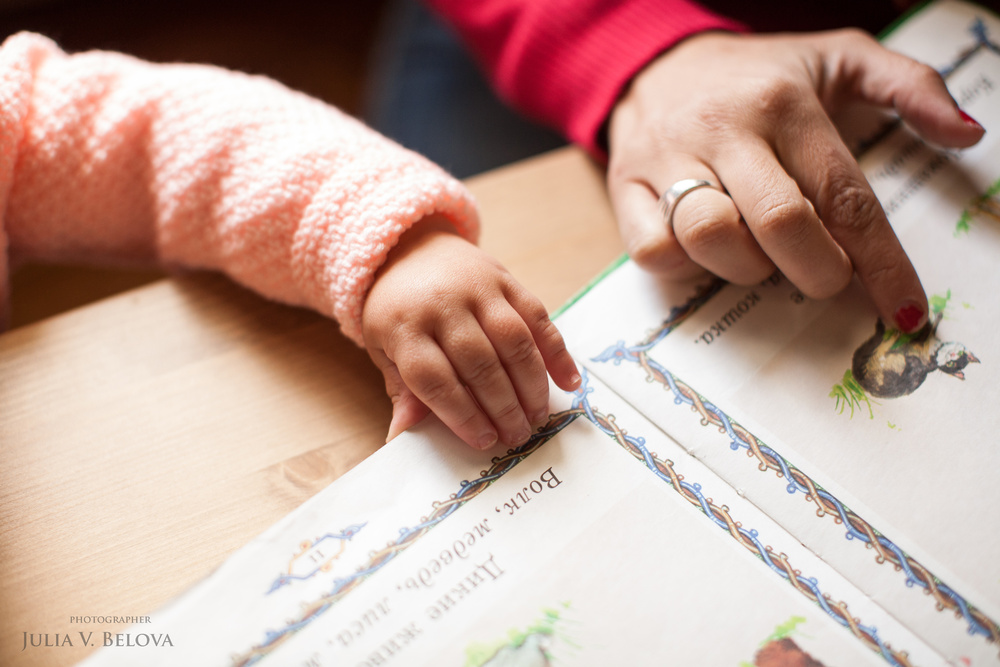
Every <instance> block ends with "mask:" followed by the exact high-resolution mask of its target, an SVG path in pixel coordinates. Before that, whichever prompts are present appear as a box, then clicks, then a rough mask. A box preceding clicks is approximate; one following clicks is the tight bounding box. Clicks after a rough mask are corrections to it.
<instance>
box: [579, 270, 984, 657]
mask: <svg viewBox="0 0 1000 667" xmlns="http://www.w3.org/2000/svg"><path fill="white" fill-rule="evenodd" d="M716 282H717V281H716ZM718 289H719V288H718V287H717V286H716V283H715V282H713V283H711V284H709V285H708V286H706V287H703V288H701V289H699V290H698V292H697V293H696V294H695V295H694V297H692V299H691V300H690V301H689V302H688V304H686V305H684V306H680V307H677V308H673V309H671V311H670V315H669V316H668V318H667V320H666V321H664V323H663V324H662V325H661V326H660V327H659V328H658V329H656V330H655V331H653V332H652V333H650V334H649V335H648V336H647V337H646V339H644V340H643V341H642V342H640V343H638V344H636V345H633V346H628V345H626V344H625V342H624V341H618V342H617V343H616V344H615V345H612V346H610V347H608V348H607V349H605V350H604V351H603V352H601V353H600V354H599V355H597V356H596V357H594V358H593V359H592V361H596V362H609V361H610V362H612V363H614V364H615V365H616V366H617V365H620V364H621V363H622V362H623V361H627V362H629V363H634V364H636V365H637V366H638V367H639V368H641V369H642V370H643V371H645V373H646V379H647V381H649V382H656V383H657V384H660V385H662V386H663V387H664V389H666V390H668V391H670V392H671V393H672V394H673V396H674V403H675V404H677V405H688V406H690V408H691V411H692V412H694V413H696V414H698V415H699V416H700V417H701V425H702V426H715V427H716V428H718V429H719V431H720V432H724V433H726V434H727V435H728V436H729V439H730V443H729V447H730V449H732V450H733V451H738V450H740V449H744V450H746V453H747V456H748V458H751V459H755V460H756V461H757V463H758V466H757V468H758V470H760V471H761V472H767V471H768V470H771V471H774V473H775V476H776V477H777V478H778V479H786V480H788V484H787V486H786V487H785V489H786V491H787V492H788V493H789V494H790V495H794V494H795V493H797V492H801V493H803V494H804V498H805V500H806V502H810V503H815V504H816V508H817V509H816V515H817V516H818V517H820V518H822V517H824V516H829V517H831V518H832V519H833V521H834V523H836V524H838V525H843V526H844V527H845V528H846V529H847V533H846V535H845V537H846V538H847V540H849V541H855V540H856V541H857V542H859V543H861V544H864V545H865V547H866V548H869V549H873V550H874V551H875V562H876V563H878V564H880V565H881V564H884V563H889V564H891V565H892V566H893V567H894V568H895V569H896V571H902V572H904V573H905V576H906V580H905V584H906V586H907V587H913V586H917V587H919V588H921V589H923V590H924V592H925V593H927V594H928V596H929V597H931V598H932V599H933V600H934V602H935V604H936V606H937V609H938V611H945V610H948V611H952V612H954V614H955V616H956V618H960V619H964V620H965V622H966V623H967V626H968V627H967V631H968V633H969V634H970V635H981V636H983V637H985V638H986V640H987V641H989V642H991V643H998V642H1000V624H998V623H997V622H996V621H994V620H993V619H991V618H989V617H988V616H987V615H986V614H985V613H983V612H982V611H980V610H979V609H977V608H976V607H974V606H973V605H972V604H970V603H969V602H968V601H967V600H966V599H965V598H964V597H962V596H961V595H960V594H959V593H958V592H957V591H955V589H953V588H952V587H950V586H948V585H947V584H945V583H944V581H942V580H941V578H940V577H937V576H936V575H934V573H933V572H931V571H930V570H928V569H927V568H926V567H924V566H923V565H921V564H920V562H918V561H917V560H916V559H915V558H913V557H912V556H910V555H909V554H907V553H906V552H905V551H903V550H902V549H901V548H900V547H899V546H898V545H897V544H895V543H894V542H893V541H892V540H890V539H889V538H888V537H886V535H885V534H884V533H882V532H881V531H878V530H876V529H875V528H874V527H872V525H871V524H870V523H868V522H867V521H865V520H864V519H862V518H861V517H860V516H858V514H857V513H855V512H854V511H852V510H851V509H850V508H849V507H847V506H846V505H845V504H844V503H842V502H841V501H840V500H838V499H837V498H836V497H835V496H834V495H833V494H831V493H830V492H828V491H826V490H825V489H823V487H821V486H820V485H819V484H817V483H816V482H815V481H814V480H813V479H812V478H810V477H809V476H808V475H806V474H805V473H803V472H802V471H801V470H799V469H798V468H797V467H795V466H794V465H793V464H792V463H791V462H790V461H789V460H788V459H786V458H784V457H783V456H781V455H780V454H779V453H778V452H777V451H776V450H774V449H772V448H771V447H768V446H767V445H766V444H765V443H764V442H763V441H762V440H760V439H759V438H757V437H756V436H755V435H754V434H752V433H750V431H748V430H747V429H745V428H744V427H742V426H741V425H740V424H739V423H738V422H736V421H734V420H733V419H732V418H730V417H729V415H727V414H726V413H725V412H723V411H722V410H721V409H720V408H718V407H717V406H715V405H714V404H712V403H711V402H710V401H708V400H707V399H706V398H705V397H704V396H702V395H701V394H699V393H697V392H696V391H695V390H693V389H692V388H691V387H690V386H689V385H687V384H685V383H684V382H683V381H681V380H680V379H679V378H677V376H675V375H674V374H673V373H671V372H670V371H669V370H667V369H666V368H664V367H663V366H662V365H661V364H659V363H658V362H656V361H655V360H654V359H651V358H650V357H649V351H650V350H651V349H652V348H653V347H655V346H656V345H657V344H658V343H659V342H660V341H662V340H663V339H664V337H666V336H667V334H669V333H670V332H671V331H673V330H674V329H676V328H677V326H678V325H679V324H680V322H681V321H683V320H684V319H686V318H687V317H688V316H689V315H690V314H691V313H692V312H694V310H695V309H697V307H699V306H700V305H702V304H703V303H704V302H705V301H706V300H707V298H706V296H705V295H706V294H709V295H714V294H715V293H716V292H718ZM691 304H695V305H694V307H691Z"/></svg>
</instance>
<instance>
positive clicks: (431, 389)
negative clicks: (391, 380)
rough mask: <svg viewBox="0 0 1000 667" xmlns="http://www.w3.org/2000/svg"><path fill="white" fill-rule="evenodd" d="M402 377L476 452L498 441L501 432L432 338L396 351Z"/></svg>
mask: <svg viewBox="0 0 1000 667" xmlns="http://www.w3.org/2000/svg"><path fill="white" fill-rule="evenodd" d="M396 353H397V354H396V355H395V358H396V365H397V366H398V368H399V374H400V377H401V378H402V379H403V382H404V383H406V386H408V387H409V388H410V389H411V390H412V391H413V394H414V395H415V396H416V397H417V398H418V399H420V400H421V401H422V402H423V403H424V405H426V406H427V407H428V408H430V409H431V410H432V411H433V412H434V414H436V415H437V416H438V417H439V418H440V419H441V421H442V422H444V424H445V425H446V426H447V427H448V428H450V429H451V430H452V431H453V432H454V433H455V435H457V436H458V437H459V438H461V439H462V440H464V441H465V442H466V443H468V444H469V445H470V446H471V447H474V448H476V449H487V448H489V447H492V446H493V445H494V444H495V443H496V441H497V430H496V429H495V428H494V427H493V424H492V422H491V421H490V419H489V418H488V417H487V416H486V414H485V413H484V412H483V411H482V410H481V409H480V407H479V405H478V404H477V403H476V401H475V400H474V399H473V397H472V394H471V393H469V390H468V389H467V388H466V386H465V384H464V382H463V381H462V379H461V378H460V377H459V375H458V374H457V373H456V372H455V369H454V368H453V367H452V363H451V361H450V360H449V359H448V357H447V356H446V355H445V353H444V352H443V351H442V350H441V348H440V347H438V344H437V343H436V342H435V341H434V340H433V339H432V338H430V337H429V336H413V337H410V338H408V339H407V340H406V341H405V342H404V343H402V344H401V345H400V347H399V349H398V350H396Z"/></svg>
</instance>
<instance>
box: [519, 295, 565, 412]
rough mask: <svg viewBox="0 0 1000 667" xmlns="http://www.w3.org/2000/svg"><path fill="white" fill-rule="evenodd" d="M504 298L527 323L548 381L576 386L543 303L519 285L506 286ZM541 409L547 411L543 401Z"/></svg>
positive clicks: (562, 387) (558, 337) (553, 325)
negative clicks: (506, 291)
mask: <svg viewBox="0 0 1000 667" xmlns="http://www.w3.org/2000/svg"><path fill="white" fill-rule="evenodd" d="M507 299H508V301H509V302H510V304H511V305H512V306H513V307H514V310H516V311H517V313H518V314H519V315H520V316H521V319H522V320H524V323H525V324H526V325H527V327H528V331H529V332H530V333H531V337H532V339H533V340H534V341H535V345H536V346H537V348H538V352H539V353H540V354H541V355H542V362H543V363H544V364H545V368H546V369H548V371H549V375H551V376H552V380H553V381H554V382H555V383H556V385H557V386H558V387H559V388H560V389H563V390H565V391H574V390H575V389H576V388H577V387H579V386H580V381H581V378H580V371H579V369H578V368H577V367H576V362H575V361H574V360H573V357H572V356H570V353H569V350H567V349H566V341H564V340H563V337H562V334H561V333H559V329H558V327H556V325H555V323H554V322H553V321H552V320H551V319H550V318H549V314H548V312H547V311H546V310H545V306H543V305H542V302H541V301H539V300H538V299H537V298H536V297H535V296H534V295H532V294H531V293H529V292H528V291H527V290H525V289H524V288H523V287H521V286H520V285H515V286H514V287H512V288H510V289H508V293H507ZM545 409H546V412H547V411H548V405H547V404H546V406H545ZM529 414H530V413H529ZM547 416H548V415H547V414H545V415H541V419H537V420H536V419H532V423H538V422H540V421H544V420H545V419H546V417H547Z"/></svg>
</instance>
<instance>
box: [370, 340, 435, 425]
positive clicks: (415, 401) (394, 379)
mask: <svg viewBox="0 0 1000 667" xmlns="http://www.w3.org/2000/svg"><path fill="white" fill-rule="evenodd" d="M387 361H388V360H387ZM380 367H381V370H382V376H383V377H384V378H385V390H386V393H388V394H389V398H390V399H391V400H392V419H391V420H390V421H389V432H388V434H386V436H385V441H386V442H389V441H390V440H392V439H393V438H395V437H396V436H397V435H399V434H400V433H402V432H403V431H405V430H406V429H408V428H410V427H411V426H413V425H415V424H417V423H418V422H420V420H422V419H423V418H424V417H426V416H427V415H428V414H429V413H430V408H428V407H427V406H426V405H424V404H423V402H422V401H421V400H420V399H419V398H417V397H416V395H415V394H414V393H413V392H412V391H410V388H409V387H407V386H406V383H405V382H403V378H402V376H400V374H399V369H398V368H396V364H394V363H392V362H391V361H389V362H388V363H387V364H385V365H382V364H380Z"/></svg>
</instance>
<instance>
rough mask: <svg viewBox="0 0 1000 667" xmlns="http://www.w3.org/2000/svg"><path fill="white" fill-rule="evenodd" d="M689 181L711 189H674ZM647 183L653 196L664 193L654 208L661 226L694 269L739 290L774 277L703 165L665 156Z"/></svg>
mask: <svg viewBox="0 0 1000 667" xmlns="http://www.w3.org/2000/svg"><path fill="white" fill-rule="evenodd" d="M691 180H694V181H702V182H707V183H710V184H711V186H709V187H698V188H696V189H691V190H686V191H683V190H682V191H677V190H676V189H675V188H676V187H678V186H679V185H683V184H684V183H685V182H690V181H691ZM651 182H652V183H653V187H654V189H655V190H656V191H658V192H660V193H664V192H667V193H669V195H663V194H661V199H660V202H661V204H658V207H657V215H659V216H660V223H661V224H662V225H663V226H664V227H665V228H666V229H667V231H668V233H670V232H672V233H673V236H674V237H675V238H676V239H677V242H678V243H679V244H680V246H681V247H682V248H683V249H684V251H685V252H686V253H687V255H688V257H690V258H691V259H692V260H693V261H694V262H695V263H696V264H698V265H699V266H701V267H703V268H705V269H707V270H709V271H711V272H712V273H714V274H715V275H717V276H719V277H720V278H723V279H725V280H728V281H730V282H734V283H739V284H752V283H756V282H759V281H761V280H763V279H764V278H766V277H767V276H769V275H771V273H773V272H774V264H773V263H772V262H771V260H770V259H769V258H768V257H767V255H766V254H765V253H764V251H763V250H761V248H760V246H759V245H758V243H757V241H756V239H755V238H754V236H753V234H751V233H750V230H749V229H748V228H747V225H746V224H745V223H744V221H743V219H742V216H741V215H740V211H739V209H738V208H737V205H736V202H734V201H733V199H732V198H731V197H730V196H729V195H728V194H727V193H726V192H724V190H723V187H722V185H721V184H720V180H719V177H718V176H717V175H716V174H715V173H714V172H713V171H712V170H711V169H709V168H708V167H707V166H706V165H705V164H704V163H703V162H701V161H700V160H697V159H695V158H693V157H690V156H687V155H680V154H673V155H670V156H668V158H667V159H666V160H664V161H663V167H662V168H661V169H660V170H658V171H657V173H656V174H655V175H652V178H651ZM665 198H666V199H669V201H664V199H665ZM661 206H666V210H661Z"/></svg>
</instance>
